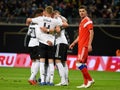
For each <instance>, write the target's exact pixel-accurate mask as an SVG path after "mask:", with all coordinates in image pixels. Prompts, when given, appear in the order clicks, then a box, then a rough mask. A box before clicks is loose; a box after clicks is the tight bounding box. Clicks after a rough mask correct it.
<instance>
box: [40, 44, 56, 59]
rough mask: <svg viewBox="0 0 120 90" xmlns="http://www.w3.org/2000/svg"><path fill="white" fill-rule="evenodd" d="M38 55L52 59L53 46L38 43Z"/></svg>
mask: <svg viewBox="0 0 120 90" xmlns="http://www.w3.org/2000/svg"><path fill="white" fill-rule="evenodd" d="M39 57H40V58H47V59H54V46H48V45H45V44H43V43H39Z"/></svg>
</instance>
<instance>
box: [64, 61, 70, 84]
mask: <svg viewBox="0 0 120 90" xmlns="http://www.w3.org/2000/svg"><path fill="white" fill-rule="evenodd" d="M64 70H65V80H66V83H68V73H69V69H68V65H67V63H65V66H64Z"/></svg>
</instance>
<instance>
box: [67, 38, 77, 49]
mask: <svg viewBox="0 0 120 90" xmlns="http://www.w3.org/2000/svg"><path fill="white" fill-rule="evenodd" d="M78 39H79V36H78V37H77V38H76V39H75V40H74V41H73V42H72V44H70V46H69V48H70V49H73V47H74V46H75V44H76V43H77V42H78Z"/></svg>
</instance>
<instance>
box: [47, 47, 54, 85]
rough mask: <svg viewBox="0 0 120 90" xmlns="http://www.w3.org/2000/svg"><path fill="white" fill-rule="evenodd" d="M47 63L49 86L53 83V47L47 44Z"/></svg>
mask: <svg viewBox="0 0 120 90" xmlns="http://www.w3.org/2000/svg"><path fill="white" fill-rule="evenodd" d="M47 51H48V52H47V53H48V55H47V56H48V63H49V75H50V84H49V85H51V86H53V85H54V82H53V79H54V69H55V67H54V47H53V46H48V50H47Z"/></svg>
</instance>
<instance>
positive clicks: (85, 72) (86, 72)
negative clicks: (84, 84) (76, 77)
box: [81, 67, 92, 81]
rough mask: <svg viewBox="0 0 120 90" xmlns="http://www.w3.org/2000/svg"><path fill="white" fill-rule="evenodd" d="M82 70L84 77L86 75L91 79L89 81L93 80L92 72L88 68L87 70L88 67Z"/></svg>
mask: <svg viewBox="0 0 120 90" xmlns="http://www.w3.org/2000/svg"><path fill="white" fill-rule="evenodd" d="M81 71H82V73H83V75H84V77H85V78H86V79H87V80H89V81H91V80H92V78H91V76H90V74H89V73H88V70H87V68H86V67H84V68H83V69H82V70H81Z"/></svg>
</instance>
